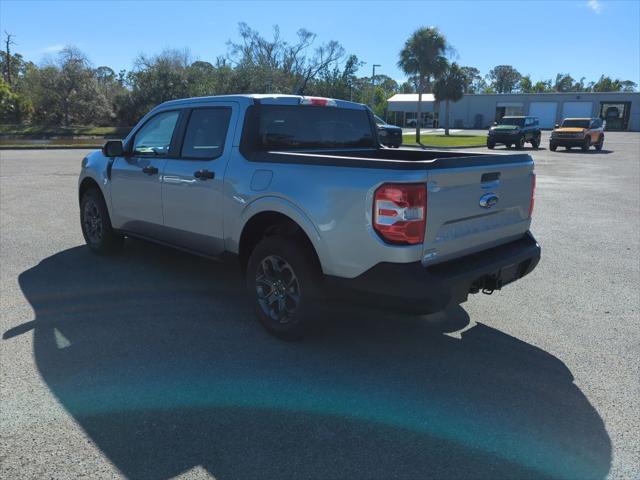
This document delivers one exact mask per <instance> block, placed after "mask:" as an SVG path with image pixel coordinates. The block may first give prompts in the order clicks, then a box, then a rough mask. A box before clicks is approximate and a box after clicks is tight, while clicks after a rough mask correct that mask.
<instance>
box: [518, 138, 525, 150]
mask: <svg viewBox="0 0 640 480" xmlns="http://www.w3.org/2000/svg"><path fill="white" fill-rule="evenodd" d="M524 143H525V141H524V135H522V136H521V137H520V138H518V141H517V142H516V148H517V149H518V150H522V149H523V148H524Z"/></svg>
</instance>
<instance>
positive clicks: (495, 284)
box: [469, 260, 529, 295]
mask: <svg viewBox="0 0 640 480" xmlns="http://www.w3.org/2000/svg"><path fill="white" fill-rule="evenodd" d="M528 264H529V261H528V260H527V261H524V262H519V263H512V264H510V265H506V266H504V267H502V268H500V269H499V270H498V271H497V272H495V273H492V274H488V275H485V276H483V277H482V278H480V279H478V280H477V281H475V282H474V283H473V284H472V285H471V289H470V291H469V293H476V292H479V291H482V293H485V294H487V295H491V294H492V293H493V292H494V290H500V289H501V288H502V287H504V286H505V285H507V284H509V283H512V282H515V281H516V280H518V279H519V278H520V277H522V275H523V274H524V272H525V271H526V269H527V267H528Z"/></svg>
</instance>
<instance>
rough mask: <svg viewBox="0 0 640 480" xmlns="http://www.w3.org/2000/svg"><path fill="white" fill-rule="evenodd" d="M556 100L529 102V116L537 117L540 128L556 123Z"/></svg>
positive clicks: (550, 126)
mask: <svg viewBox="0 0 640 480" xmlns="http://www.w3.org/2000/svg"><path fill="white" fill-rule="evenodd" d="M557 111H558V102H531V103H530V104H529V116H531V117H538V120H540V126H541V127H542V128H553V126H554V125H555V123H556V112H557Z"/></svg>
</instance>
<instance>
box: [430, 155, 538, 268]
mask: <svg viewBox="0 0 640 480" xmlns="http://www.w3.org/2000/svg"><path fill="white" fill-rule="evenodd" d="M513 160H514V161H513V162H512V163H503V162H496V164H494V165H492V164H490V163H488V164H483V165H473V163H472V162H469V163H468V164H467V165H466V166H464V167H456V168H442V169H438V168H435V169H430V170H429V174H428V180H427V222H426V232H425V240H424V244H423V264H425V265H427V264H429V265H431V264H436V263H439V262H442V261H445V260H447V259H450V258H452V257H454V256H455V257H458V256H461V255H466V254H469V253H473V252H476V251H479V250H483V249H486V248H491V247H493V246H496V245H499V244H502V243H506V242H509V241H512V240H514V239H516V238H519V237H521V236H522V235H524V234H525V233H526V232H527V230H529V226H530V224H531V219H530V217H529V209H530V205H531V197H532V188H533V182H534V174H533V160H532V159H531V157H529V156H528V155H517V156H515V155H514V156H513ZM483 163H485V162H483Z"/></svg>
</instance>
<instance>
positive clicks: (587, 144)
mask: <svg viewBox="0 0 640 480" xmlns="http://www.w3.org/2000/svg"><path fill="white" fill-rule="evenodd" d="M590 146H591V137H589V136H587V138H585V139H584V143H583V144H582V147H581V148H582V151H583V152H586V151H588V150H589V147H590Z"/></svg>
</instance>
